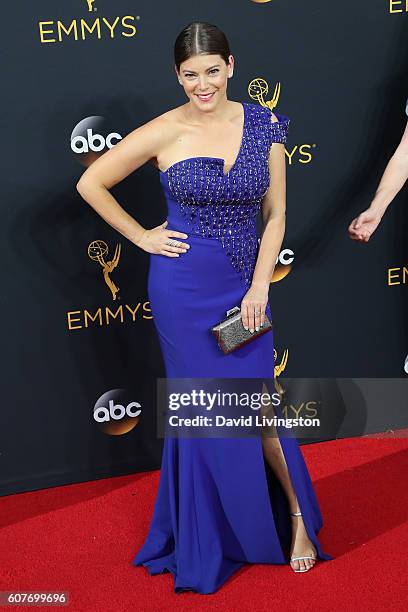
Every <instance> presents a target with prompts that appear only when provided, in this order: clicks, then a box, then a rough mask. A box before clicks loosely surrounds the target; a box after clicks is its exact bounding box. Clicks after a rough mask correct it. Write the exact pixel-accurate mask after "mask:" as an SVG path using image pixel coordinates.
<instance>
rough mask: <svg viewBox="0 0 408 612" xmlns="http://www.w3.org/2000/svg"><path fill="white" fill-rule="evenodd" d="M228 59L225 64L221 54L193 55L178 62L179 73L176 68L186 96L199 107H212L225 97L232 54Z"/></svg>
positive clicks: (230, 70) (231, 67) (232, 64)
mask: <svg viewBox="0 0 408 612" xmlns="http://www.w3.org/2000/svg"><path fill="white" fill-rule="evenodd" d="M228 60H229V64H228V65H227V64H226V63H225V61H224V60H223V58H222V57H221V55H195V56H194V57H190V58H189V59H188V60H185V61H184V62H182V63H181V64H180V72H179V73H178V72H177V68H176V73H177V76H178V79H179V81H181V82H182V85H183V87H184V91H185V92H186V95H187V97H188V98H189V99H190V100H191V102H192V103H193V104H195V105H196V106H197V107H199V108H200V109H205V108H213V107H214V106H216V104H217V102H218V100H219V99H220V98H225V97H226V92H227V80H228V78H229V77H231V76H232V73H233V69H234V58H233V56H232V55H230V56H229V58H228ZM206 94H209V95H206Z"/></svg>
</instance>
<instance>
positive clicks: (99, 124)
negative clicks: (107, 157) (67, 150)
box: [70, 116, 122, 167]
mask: <svg viewBox="0 0 408 612" xmlns="http://www.w3.org/2000/svg"><path fill="white" fill-rule="evenodd" d="M119 140H122V136H121V135H120V134H118V133H117V132H115V131H112V130H111V129H110V127H109V126H108V125H107V122H106V121H105V119H104V117H99V116H94V117H86V118H85V119H82V121H80V122H79V123H78V124H77V125H76V126H75V127H74V129H73V130H72V134H71V139H70V144H71V151H72V152H73V153H75V154H76V155H77V157H78V160H79V162H80V163H81V164H82V165H84V166H87V167H88V166H90V165H91V164H92V163H93V162H94V161H95V160H96V159H97V158H98V157H100V155H102V154H103V152H104V151H106V150H107V149H111V148H112V147H113V146H114V145H115V144H117V142H119Z"/></svg>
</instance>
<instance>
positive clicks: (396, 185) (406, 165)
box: [348, 121, 408, 242]
mask: <svg viewBox="0 0 408 612" xmlns="http://www.w3.org/2000/svg"><path fill="white" fill-rule="evenodd" d="M407 179H408V121H407V124H406V126H405V130H404V133H403V135H402V138H401V141H400V143H399V145H398V147H397V148H396V150H395V153H394V154H393V156H392V157H391V159H390V160H389V162H388V164H387V166H386V168H385V170H384V172H383V175H382V177H381V180H380V183H379V185H378V187H377V190H376V192H375V196H374V198H373V200H372V202H371V204H370V206H369V207H368V208H367V209H366V210H365V211H363V212H362V213H360V214H359V215H358V217H356V218H355V219H353V221H352V222H351V223H350V225H349V227H348V231H349V237H350V238H351V239H352V240H357V241H360V242H368V241H369V239H370V237H371V235H372V234H373V233H374V232H375V230H376V229H377V227H378V225H379V223H380V221H381V219H382V218H383V216H384V213H385V211H386V210H387V208H388V206H389V205H390V204H391V202H392V201H393V200H394V198H395V196H396V195H397V194H398V193H399V192H400V191H401V189H402V187H403V186H404V184H405V183H406V181H407Z"/></svg>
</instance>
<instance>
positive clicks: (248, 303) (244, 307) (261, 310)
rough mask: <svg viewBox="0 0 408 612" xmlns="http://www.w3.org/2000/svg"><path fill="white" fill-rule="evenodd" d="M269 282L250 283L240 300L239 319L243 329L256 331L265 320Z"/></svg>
mask: <svg viewBox="0 0 408 612" xmlns="http://www.w3.org/2000/svg"><path fill="white" fill-rule="evenodd" d="M268 291H269V284H267V285H254V284H252V285H251V287H250V288H249V290H248V291H247V293H246V294H245V296H244V299H243V300H242V302H241V320H242V324H243V326H244V327H245V329H248V328H249V330H250V332H251V333H252V332H254V330H256V331H258V330H259V328H260V327H262V325H263V324H264V322H265V310H266V306H267V304H268Z"/></svg>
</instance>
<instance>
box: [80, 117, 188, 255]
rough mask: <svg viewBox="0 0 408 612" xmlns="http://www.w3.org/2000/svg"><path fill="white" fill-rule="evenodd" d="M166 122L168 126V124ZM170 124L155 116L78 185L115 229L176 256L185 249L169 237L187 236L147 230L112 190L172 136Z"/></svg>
mask: <svg viewBox="0 0 408 612" xmlns="http://www.w3.org/2000/svg"><path fill="white" fill-rule="evenodd" d="M165 123H166V125H165ZM169 132H170V130H169V127H168V123H167V122H165V121H164V120H163V119H162V117H156V118H155V119H152V120H151V121H149V122H148V123H146V124H144V125H142V126H140V127H138V128H136V129H135V130H133V131H132V132H131V133H130V134H128V135H127V136H126V137H125V138H123V140H120V141H119V142H118V144H116V145H115V146H114V147H112V148H111V149H109V150H108V151H107V152H106V153H104V154H103V155H101V156H100V157H99V158H98V159H97V160H95V161H94V162H93V164H92V165H91V166H89V168H87V170H86V171H85V172H84V173H83V175H82V176H81V178H80V179H79V181H78V183H77V185H76V188H77V190H78V192H79V193H80V194H81V196H82V197H83V199H84V200H85V201H86V202H87V203H88V204H90V206H92V208H94V209H95V210H96V212H97V213H98V214H99V215H100V216H101V217H102V218H103V219H104V220H105V221H106V222H107V223H109V225H111V226H112V227H113V228H115V229H116V230H117V231H118V232H120V233H121V234H122V235H123V236H125V237H126V238H127V239H128V240H130V241H131V242H133V243H134V244H136V245H137V246H140V247H141V248H143V249H144V250H146V251H148V252H150V253H161V254H163V255H167V256H171V257H174V256H177V255H176V254H177V253H182V252H185V248H182V247H176V246H168V245H166V244H165V243H166V241H167V240H168V239H169V238H170V237H180V238H186V237H187V235H186V234H183V233H181V232H175V231H170V230H165V229H164V226H165V225H166V224H167V222H165V223H164V224H163V225H161V226H158V227H157V228H153V229H152V230H146V229H145V228H143V227H142V226H141V225H140V223H138V222H137V221H136V219H134V218H133V217H132V216H131V215H129V214H128V213H127V212H126V211H125V210H124V209H123V208H122V206H120V204H119V203H118V202H117V200H116V199H115V198H114V197H113V196H112V195H111V194H110V193H109V189H111V188H112V187H113V186H114V185H116V184H117V183H119V182H120V181H122V180H123V179H124V178H126V177H127V176H128V175H129V174H131V173H132V172H133V171H134V170H136V169H137V168H139V167H140V166H142V165H143V164H145V163H146V162H147V161H149V160H150V159H152V158H156V157H157V155H158V152H159V151H160V150H161V149H162V148H163V146H165V145H166V144H167V142H166V139H167V140H168V139H169V138H171V134H170V133H169Z"/></svg>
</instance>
